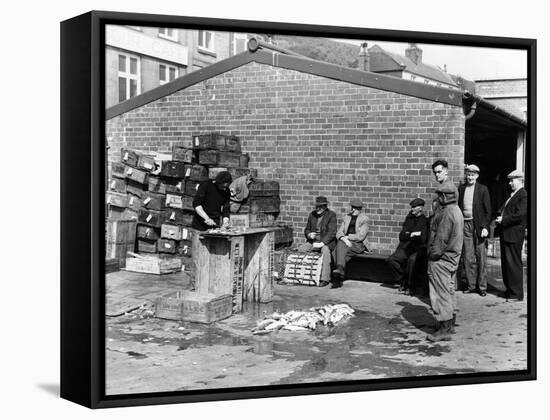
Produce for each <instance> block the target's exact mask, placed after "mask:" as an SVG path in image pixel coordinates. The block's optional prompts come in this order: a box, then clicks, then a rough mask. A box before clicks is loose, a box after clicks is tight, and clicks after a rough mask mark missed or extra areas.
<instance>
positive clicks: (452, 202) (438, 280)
mask: <svg viewBox="0 0 550 420" xmlns="http://www.w3.org/2000/svg"><path fill="white" fill-rule="evenodd" d="M435 192H436V193H437V200H438V202H439V207H440V210H439V211H438V212H437V213H436V214H435V215H434V217H433V218H432V222H431V224H430V238H429V241H428V251H427V252H428V280H429V285H430V303H431V307H432V310H433V312H434V316H435V319H436V321H437V324H436V329H435V332H434V333H433V334H430V335H428V337H427V338H428V340H430V341H443V340H445V341H447V340H450V339H451V334H452V333H453V332H454V323H455V320H456V296H455V284H454V282H455V274H456V271H457V269H458V264H459V262H460V255H461V253H462V243H463V235H464V219H463V217H462V212H461V211H460V209H459V208H458V205H457V200H458V197H457V193H456V187H454V185H449V184H442V185H440V186H439V187H438V188H437V189H436V190H435Z"/></svg>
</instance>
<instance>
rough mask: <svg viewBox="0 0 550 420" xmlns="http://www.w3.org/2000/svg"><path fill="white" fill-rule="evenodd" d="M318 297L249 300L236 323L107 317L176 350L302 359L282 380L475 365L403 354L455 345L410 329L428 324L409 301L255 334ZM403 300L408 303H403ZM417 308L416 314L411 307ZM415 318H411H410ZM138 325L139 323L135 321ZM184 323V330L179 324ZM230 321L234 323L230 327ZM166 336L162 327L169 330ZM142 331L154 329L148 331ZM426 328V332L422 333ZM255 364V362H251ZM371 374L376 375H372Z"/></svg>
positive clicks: (116, 335) (123, 332)
mask: <svg viewBox="0 0 550 420" xmlns="http://www.w3.org/2000/svg"><path fill="white" fill-rule="evenodd" d="M321 305H322V303H321V302H316V301H315V298H313V299H312V298H311V297H309V298H302V297H300V298H298V299H294V300H292V301H291V302H288V301H284V300H275V301H274V302H271V303H269V304H245V305H244V308H243V313H241V314H239V316H240V317H241V318H242V320H243V322H239V323H238V326H237V327H236V326H235V325H234V323H231V322H229V321H226V323H225V322H224V321H221V322H219V323H214V324H210V325H204V324H196V323H189V322H183V323H178V322H175V321H166V320H160V319H157V318H149V319H147V320H145V321H143V320H142V321H140V322H144V324H143V328H142V330H141V331H140V332H139V333H137V334H136V333H135V331H134V332H133V333H132V327H131V324H132V323H133V322H134V323H135V321H133V320H132V319H130V317H127V318H126V319H125V318H123V317H122V318H117V319H109V320H108V321H107V322H108V325H109V326H110V327H111V328H110V329H109V330H108V338H109V339H117V340H121V341H136V342H141V343H143V344H149V343H154V344H157V345H159V346H160V347H159V349H162V346H166V345H169V346H176V351H178V352H182V353H184V352H185V351H186V350H187V349H190V348H192V349H205V351H207V348H208V347H210V346H216V345H224V346H240V347H243V346H244V347H246V349H245V350H244V351H246V352H249V353H254V354H259V355H270V356H272V357H273V358H274V359H278V360H288V361H304V362H305V363H304V364H303V365H302V367H301V368H299V369H297V370H296V371H295V372H294V373H293V374H292V375H290V376H288V377H286V378H283V379H281V380H280V382H279V383H281V384H287V383H300V382H308V381H315V380H316V379H317V380H318V378H319V376H320V375H322V374H331V373H332V374H335V375H337V374H351V373H353V372H357V371H368V372H369V374H371V375H374V376H377V377H404V376H423V375H433V374H434V369H436V374H456V373H470V372H473V371H474V370H471V369H470V370H461V371H457V370H451V369H445V368H439V367H438V368H434V366H423V365H422V364H421V363H420V362H412V363H411V362H406V361H403V360H399V359H400V358H401V357H403V356H408V357H410V355H414V356H415V359H422V358H426V357H438V356H441V355H443V354H445V353H448V352H450V351H451V346H452V344H450V343H444V344H437V343H435V344H432V343H429V342H427V341H424V340H423V339H419V337H418V335H416V334H415V335H412V336H411V335H409V334H408V333H407V330H409V331H413V332H414V331H419V329H421V330H422V331H424V332H425V330H424V327H427V324H429V318H426V314H424V313H422V311H425V308H424V307H420V306H414V305H409V306H407V307H404V308H403V311H402V315H403V317H401V316H396V317H392V318H387V317H383V316H380V315H378V314H376V313H373V312H368V311H360V310H356V312H355V317H353V318H351V319H349V320H347V321H344V322H343V323H341V324H339V325H337V326H335V327H332V328H329V327H325V326H322V327H320V328H318V329H317V330H315V331H309V332H290V331H282V330H281V331H275V332H272V333H270V334H267V335H251V329H252V328H253V327H254V326H255V325H256V321H257V320H258V319H262V318H263V317H264V316H265V315H266V314H267V315H269V314H271V313H272V312H274V311H279V312H287V311H289V310H292V309H298V310H304V309H306V310H307V309H309V308H311V307H313V306H321ZM402 306H404V305H402ZM414 311H416V312H417V313H418V314H417V316H416V318H414V319H413V317H411V313H413V312H414ZM405 319H407V320H408V321H409V322H407V321H405ZM411 320H412V321H411ZM134 325H135V324H134ZM181 326H184V328H185V329H184V330H179V328H181ZM228 326H231V329H229V330H228V328H227V327H228ZM167 330H169V331H168V332H167V334H166V336H162V335H163V334H159V332H160V333H162V332H163V331H167ZM144 331H155V335H154V336H153V335H150V334H148V333H147V332H144ZM424 332H423V333H422V334H424ZM130 353H133V352H128V354H129V355H130V356H131V357H135V358H141V357H147V356H146V355H142V354H140V353H133V354H130ZM251 366H252V367H253V366H254V365H251ZM374 376H373V377H374Z"/></svg>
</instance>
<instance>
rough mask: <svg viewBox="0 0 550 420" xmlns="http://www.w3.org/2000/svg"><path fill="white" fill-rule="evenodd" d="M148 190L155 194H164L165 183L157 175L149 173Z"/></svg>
mask: <svg viewBox="0 0 550 420" xmlns="http://www.w3.org/2000/svg"><path fill="white" fill-rule="evenodd" d="M149 191H150V192H154V193H157V194H166V183H165V182H164V181H163V180H162V179H161V178H159V177H158V176H154V175H149Z"/></svg>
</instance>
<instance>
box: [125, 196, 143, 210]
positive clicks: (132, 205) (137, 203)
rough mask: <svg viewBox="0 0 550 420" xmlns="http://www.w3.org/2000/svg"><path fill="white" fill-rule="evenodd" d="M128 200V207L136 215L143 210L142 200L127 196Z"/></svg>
mask: <svg viewBox="0 0 550 420" xmlns="http://www.w3.org/2000/svg"><path fill="white" fill-rule="evenodd" d="M126 198H127V200H128V202H127V207H128V208H129V209H132V210H134V211H135V212H136V213H137V212H139V211H140V209H141V198H139V197H138V196H137V195H134V194H127V195H126Z"/></svg>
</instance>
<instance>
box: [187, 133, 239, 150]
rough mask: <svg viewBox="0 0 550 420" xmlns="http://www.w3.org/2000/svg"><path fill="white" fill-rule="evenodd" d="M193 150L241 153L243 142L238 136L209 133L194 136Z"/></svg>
mask: <svg viewBox="0 0 550 420" xmlns="http://www.w3.org/2000/svg"><path fill="white" fill-rule="evenodd" d="M193 149H195V150H207V149H216V150H222V151H231V152H240V151H241V142H240V139H239V138H238V137H237V136H232V135H227V134H221V133H208V134H199V135H194V136H193Z"/></svg>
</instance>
